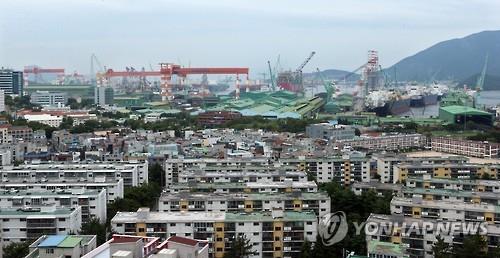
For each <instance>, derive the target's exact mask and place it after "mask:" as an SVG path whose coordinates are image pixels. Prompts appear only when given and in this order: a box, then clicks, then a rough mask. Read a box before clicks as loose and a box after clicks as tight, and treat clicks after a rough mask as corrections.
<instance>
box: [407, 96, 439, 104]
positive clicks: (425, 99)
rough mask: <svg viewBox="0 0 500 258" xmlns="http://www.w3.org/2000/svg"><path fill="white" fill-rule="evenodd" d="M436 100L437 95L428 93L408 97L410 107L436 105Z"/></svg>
mask: <svg viewBox="0 0 500 258" xmlns="http://www.w3.org/2000/svg"><path fill="white" fill-rule="evenodd" d="M437 102H438V95H436V94H429V95H423V96H418V97H412V98H411V99H410V107H424V106H429V105H436V104H437Z"/></svg>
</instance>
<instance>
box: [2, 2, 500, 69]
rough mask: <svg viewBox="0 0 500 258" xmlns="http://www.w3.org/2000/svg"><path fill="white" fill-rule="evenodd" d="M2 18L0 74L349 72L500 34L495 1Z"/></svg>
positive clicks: (89, 5)
mask: <svg viewBox="0 0 500 258" xmlns="http://www.w3.org/2000/svg"><path fill="white" fill-rule="evenodd" d="M2 2H3V3H2V7H1V8H2V9H1V10H0V66H5V67H13V68H18V69H20V68H22V67H23V66H24V65H30V64H36V65H40V66H44V67H63V68H66V69H67V70H68V71H73V70H78V71H79V72H80V73H84V74H87V73H89V70H90V56H91V54H92V53H95V54H96V55H97V57H98V58H99V60H100V62H101V63H102V64H103V65H106V66H107V67H110V68H114V69H115V70H120V69H123V68H124V67H125V66H133V67H136V68H140V67H143V66H144V67H146V68H148V69H149V65H150V64H151V65H152V66H153V67H156V65H157V64H158V63H159V62H175V63H179V64H181V65H184V66H188V65H190V66H191V67H211V66H212V67H214V66H237V67H250V69H251V72H252V74H254V76H257V75H258V74H259V73H262V72H267V70H266V67H267V60H271V62H273V63H274V62H275V61H276V58H277V56H278V55H280V56H281V66H282V67H283V68H285V69H288V68H295V67H296V66H298V65H299V64H300V63H301V62H302V61H303V60H304V59H305V57H306V56H307V55H309V53H310V52H311V51H316V52H317V54H316V56H315V57H314V58H313V60H312V61H311V63H310V64H309V65H308V66H307V67H306V69H304V70H305V71H312V70H315V68H316V67H319V68H321V69H326V68H339V69H346V70H353V69H355V68H357V67H358V66H360V65H361V64H362V63H363V62H365V60H366V54H367V51H368V50H369V49H375V50H378V51H379V55H380V60H381V64H382V66H384V67H388V66H390V65H392V64H394V63H395V62H397V61H399V60H400V59H401V58H404V57H406V56H408V55H412V54H414V53H416V52H418V51H420V50H422V49H425V48H427V47H429V46H431V45H433V44H435V43H437V42H439V41H442V40H447V39H451V38H457V37H463V36H466V35H468V34H471V33H475V32H479V31H483V30H497V29H500V15H498V12H499V10H500V1H494V0H481V1H472V0H463V1H461V0H442V1H440V0H412V1H410V0H380V1H377V0H365V1H361V0H348V1H346V0H344V1H333V0H300V1H295V0H135V1H134V0H43V1H40V0H15V1H14V0H10V1H7V0H5V1H2Z"/></svg>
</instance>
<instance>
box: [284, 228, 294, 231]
mask: <svg viewBox="0 0 500 258" xmlns="http://www.w3.org/2000/svg"><path fill="white" fill-rule="evenodd" d="M284 230H285V231H291V230H292V228H291V227H285V228H284Z"/></svg>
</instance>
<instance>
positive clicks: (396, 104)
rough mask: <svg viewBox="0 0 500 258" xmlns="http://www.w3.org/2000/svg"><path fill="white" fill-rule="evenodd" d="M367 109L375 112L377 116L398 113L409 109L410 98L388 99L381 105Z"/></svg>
mask: <svg viewBox="0 0 500 258" xmlns="http://www.w3.org/2000/svg"><path fill="white" fill-rule="evenodd" d="M369 111H370V112H375V113H376V114H377V116H391V115H400V114H403V113H406V112H408V111H410V99H400V100H394V101H389V102H386V103H385V104H384V105H383V106H381V107H376V108H372V109H369Z"/></svg>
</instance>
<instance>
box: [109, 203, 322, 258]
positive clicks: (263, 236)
mask: <svg viewBox="0 0 500 258" xmlns="http://www.w3.org/2000/svg"><path fill="white" fill-rule="evenodd" d="M111 225H112V228H113V230H114V231H115V232H118V233H120V234H131V235H136V234H137V235H139V236H156V237H160V238H164V239H166V238H168V237H171V236H183V237H190V238H191V237H192V238H194V239H207V240H208V244H209V254H210V255H211V257H216V258H220V257H222V256H223V255H224V252H225V251H226V250H228V248H230V246H231V245H230V241H231V239H234V238H235V237H236V236H242V235H244V236H246V238H247V239H248V240H249V241H250V244H251V245H252V251H255V252H256V254H255V255H252V256H250V257H252V258H257V257H265V258H267V257H273V258H277V257H299V255H300V253H301V252H300V250H301V246H302V244H303V242H304V241H305V240H306V239H307V240H308V241H310V242H314V241H315V240H316V234H317V219H316V214H315V213H314V212H305V211H303V212H296V211H282V210H273V211H271V212H249V213H245V212H242V213H231V212H187V213H186V212H150V211H149V209H147V208H141V209H139V210H138V211H137V212H119V213H117V214H116V216H115V217H114V218H113V219H112V220H111Z"/></svg>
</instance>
